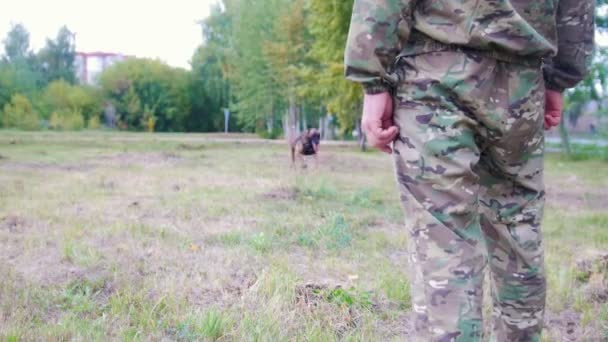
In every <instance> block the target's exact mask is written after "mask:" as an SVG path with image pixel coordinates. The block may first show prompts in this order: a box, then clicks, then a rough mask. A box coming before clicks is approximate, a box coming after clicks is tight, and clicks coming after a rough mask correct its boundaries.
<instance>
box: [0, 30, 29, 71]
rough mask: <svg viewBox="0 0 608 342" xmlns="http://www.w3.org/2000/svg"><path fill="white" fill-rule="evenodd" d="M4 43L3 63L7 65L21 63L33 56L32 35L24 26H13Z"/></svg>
mask: <svg viewBox="0 0 608 342" xmlns="http://www.w3.org/2000/svg"><path fill="white" fill-rule="evenodd" d="M3 43H4V57H3V61H4V62H6V63H17V62H21V61H24V60H26V59H28V58H29V57H30V55H31V51H30V33H29V32H28V30H27V29H26V28H25V26H23V24H16V25H13V26H12V28H11V30H10V31H9V32H8V35H7V36H6V39H5V40H4V42H3Z"/></svg>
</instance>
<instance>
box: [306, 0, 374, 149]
mask: <svg viewBox="0 0 608 342" xmlns="http://www.w3.org/2000/svg"><path fill="white" fill-rule="evenodd" d="M352 7H353V0H344V1H335V0H332V1H327V0H311V1H310V12H311V15H310V18H309V20H308V26H309V27H310V32H311V33H312V35H313V37H314V43H313V44H312V48H311V51H310V55H311V57H312V58H313V59H314V60H316V61H317V64H318V65H317V66H315V67H311V68H309V69H308V70H307V71H306V73H307V77H308V79H309V82H307V84H308V85H309V86H308V87H307V89H306V91H307V92H308V93H310V94H315V96H316V97H318V98H321V99H323V100H324V102H325V103H326V108H327V110H328V112H330V113H334V114H336V116H337V117H338V120H339V122H340V127H341V129H342V132H343V133H345V132H348V131H352V129H353V128H355V127H357V128H358V123H359V121H360V118H361V110H362V108H361V103H362V91H361V89H360V86H359V85H356V84H354V83H352V82H349V81H347V80H346V79H345V78H344V63H343V61H344V47H345V45H346V38H347V35H348V30H349V26H350V18H351V12H352ZM359 136H360V137H363V135H362V134H360V135H359Z"/></svg>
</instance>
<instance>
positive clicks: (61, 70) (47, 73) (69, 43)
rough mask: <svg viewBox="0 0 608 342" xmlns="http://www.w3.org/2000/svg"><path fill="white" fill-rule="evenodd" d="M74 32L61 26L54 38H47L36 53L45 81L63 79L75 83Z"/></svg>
mask: <svg viewBox="0 0 608 342" xmlns="http://www.w3.org/2000/svg"><path fill="white" fill-rule="evenodd" d="M74 36H75V34H74V33H73V32H71V31H70V30H69V29H68V28H67V27H65V26H63V27H62V28H61V29H60V30H59V32H58V33H57V37H56V38H55V39H54V40H51V39H47V40H46V46H45V47H44V48H43V49H42V50H41V51H40V52H39V53H38V59H39V61H40V64H41V66H42V71H43V75H44V79H45V81H46V82H47V83H48V82H52V81H54V80H60V79H62V80H65V81H67V82H68V83H70V84H73V83H75V81H76V75H75V73H74V61H75V59H76V46H75V41H74Z"/></svg>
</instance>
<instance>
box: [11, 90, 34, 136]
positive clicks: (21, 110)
mask: <svg viewBox="0 0 608 342" xmlns="http://www.w3.org/2000/svg"><path fill="white" fill-rule="evenodd" d="M2 114H3V115H2V118H1V119H2V120H1V121H2V126H4V127H10V128H18V129H23V130H28V131H33V130H38V129H40V119H39V118H38V114H37V113H36V112H35V111H34V108H33V107H32V104H31V103H30V101H29V100H28V99H27V97H25V96H23V95H21V94H15V95H13V96H12V97H11V101H10V102H9V103H7V104H6V105H4V112H3V113H2Z"/></svg>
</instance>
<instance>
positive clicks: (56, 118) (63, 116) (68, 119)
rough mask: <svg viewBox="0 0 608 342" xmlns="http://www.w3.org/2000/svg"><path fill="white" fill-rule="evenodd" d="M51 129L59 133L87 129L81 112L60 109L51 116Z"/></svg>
mask: <svg viewBox="0 0 608 342" xmlns="http://www.w3.org/2000/svg"><path fill="white" fill-rule="evenodd" d="M49 127H50V128H52V129H56V130H59V131H79V130H81V129H83V128H84V127H85V123H84V118H83V117H82V114H81V113H80V111H77V110H71V109H60V110H57V111H54V112H53V113H52V114H51V119H50V120H49Z"/></svg>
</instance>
